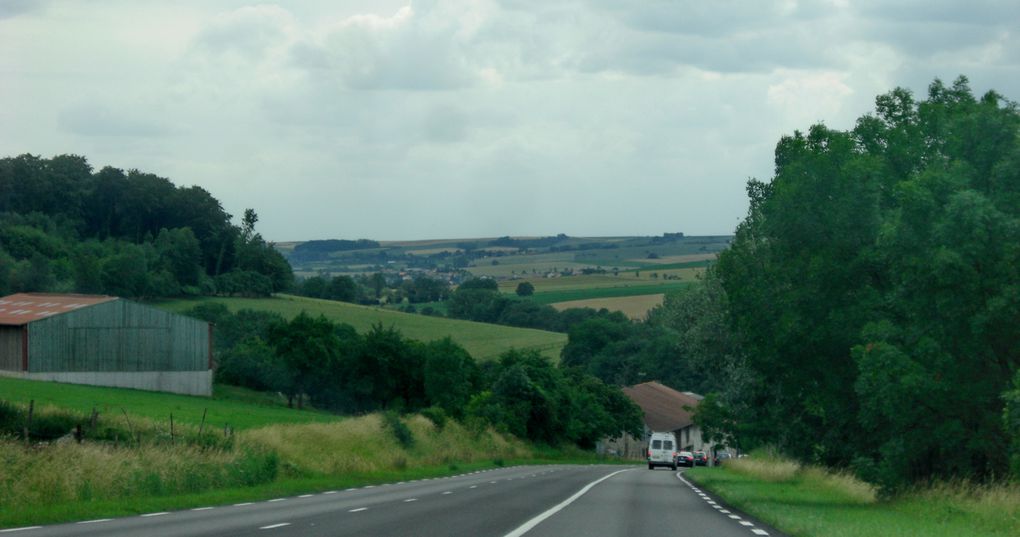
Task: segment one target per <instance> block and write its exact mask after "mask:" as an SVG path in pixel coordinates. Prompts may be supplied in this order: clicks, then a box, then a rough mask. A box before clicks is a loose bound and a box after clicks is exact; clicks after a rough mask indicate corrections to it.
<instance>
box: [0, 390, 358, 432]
mask: <svg viewBox="0 0 1020 537" xmlns="http://www.w3.org/2000/svg"><path fill="white" fill-rule="evenodd" d="M0 394H2V398H3V399H4V400H7V401H13V402H16V403H24V404H28V402H29V401H32V400H34V401H35V405H36V407H42V406H47V405H52V406H56V407H60V408H68V409H72V410H76V411H79V412H82V413H84V414H88V413H89V412H92V409H93V408H95V409H96V410H97V411H98V412H99V414H100V416H106V417H112V418H116V419H120V418H121V417H123V412H127V413H128V414H130V415H132V416H142V417H146V418H149V419H151V420H153V421H156V422H164V421H165V422H167V423H168V424H169V422H170V413H171V412H172V413H173V415H174V422H175V423H179V424H180V423H186V424H189V425H194V426H196V427H198V425H199V424H200V423H201V422H202V412H203V411H205V410H206V409H208V414H207V415H206V419H205V423H206V427H211V428H216V429H223V427H224V426H226V425H229V426H230V427H231V428H233V429H236V430H241V429H251V428H255V427H262V426H264V425H270V424H274V423H313V422H315V423H325V422H332V421H337V420H338V419H340V418H338V417H337V416H335V415H332V414H327V413H324V412H316V411H312V410H300V411H299V410H294V409H290V408H287V407H285V406H280V405H278V404H272V403H271V402H269V400H268V399H266V397H265V396H264V395H262V394H257V393H255V392H249V391H247V390H244V389H241V388H235V387H233V386H216V387H215V391H214V396H213V397H211V398H210V397H196V396H190V395H178V394H172V393H162V392H147V391H142V390H128V389H124V388H105V387H100V386H84V385H78V384H59V383H56V382H44V381H34V380H22V379H13V378H6V377H0ZM260 402H261V403H263V404H260Z"/></svg>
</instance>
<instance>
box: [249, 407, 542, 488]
mask: <svg viewBox="0 0 1020 537" xmlns="http://www.w3.org/2000/svg"><path fill="white" fill-rule="evenodd" d="M405 424H406V425H407V427H408V428H409V429H410V430H411V432H412V434H413V436H414V443H413V445H411V446H410V447H405V446H404V445H403V444H402V443H401V442H400V441H399V440H398V439H397V438H396V436H395V435H394V434H393V432H392V430H391V429H390V428H389V427H387V426H386V424H385V422H384V420H383V418H382V416H381V415H379V414H371V415H368V416H363V417H360V418H352V419H348V420H344V421H342V422H339V423H322V424H309V425H272V426H269V427H263V428H261V429H255V430H251V431H245V432H244V433H243V434H242V435H241V442H242V443H243V444H245V445H251V446H253V447H256V448H264V449H269V450H272V451H273V452H275V453H279V454H280V458H281V460H282V461H284V470H285V471H286V472H289V473H290V474H295V475H297V476H311V475H329V476H337V475H342V474H345V473H372V472H380V471H390V470H403V469H406V468H414V467H427V466H439V465H444V464H452V463H469V462H476V461H481V460H495V459H497V458H502V459H519V458H526V457H530V456H532V452H531V450H530V449H529V448H528V447H527V446H526V445H525V444H524V443H522V442H520V441H518V440H512V439H508V438H506V437H504V436H501V435H498V434H496V433H494V432H492V431H485V432H481V433H476V432H473V431H470V430H468V429H466V428H465V427H464V426H463V425H461V424H460V423H458V422H456V421H449V422H447V423H446V425H445V426H444V427H443V428H441V429H440V428H438V427H436V425H435V424H434V423H433V422H432V421H431V420H429V419H427V418H425V417H423V416H414V417H411V418H409V419H405Z"/></svg>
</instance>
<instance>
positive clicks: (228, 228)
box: [0, 155, 293, 297]
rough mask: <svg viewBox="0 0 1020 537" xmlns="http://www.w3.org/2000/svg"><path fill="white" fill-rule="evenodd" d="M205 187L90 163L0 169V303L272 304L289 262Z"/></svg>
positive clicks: (0, 164)
mask: <svg viewBox="0 0 1020 537" xmlns="http://www.w3.org/2000/svg"><path fill="white" fill-rule="evenodd" d="M230 219H231V217H230V215H229V214H227V213H226V212H225V211H224V210H223V208H222V206H221V205H220V202H219V201H217V200H216V199H215V198H213V197H212V195H210V194H209V193H208V192H206V191H205V190H203V189H201V188H199V187H188V188H184V187H177V186H174V185H173V184H172V183H171V182H170V181H169V180H167V179H165V178H162V177H158V176H156V175H153V174H149V173H144V172H140V171H138V170H131V171H129V172H127V173H124V172H123V171H122V170H119V169H116V168H112V167H109V166H108V167H105V168H103V169H102V170H100V171H98V172H95V173H93V171H92V168H91V166H89V164H88V162H87V161H86V160H85V158H84V157H79V156H74V155H60V156H56V157H53V158H51V159H43V158H39V157H36V156H32V155H21V156H18V157H13V158H3V159H0V293H10V292H19V291H54V292H81V293H107V294H115V295H120V296H127V297H156V296H175V295H182V294H192V295H194V294H215V293H220V294H228V295H233V294H244V295H266V294H269V293H271V292H274V291H280V290H284V289H286V288H288V287H289V286H290V285H291V283H292V281H293V274H292V272H291V269H290V265H289V264H288V263H287V261H286V260H285V259H284V258H283V257H282V256H281V255H280V254H279V253H277V252H276V251H275V249H274V248H272V246H271V245H270V244H267V243H266V241H265V240H263V239H262V237H261V236H260V235H259V234H258V233H256V232H255V223H256V222H257V221H258V216H257V215H256V213H255V211H254V210H251V209H248V210H247V211H245V215H244V218H243V220H242V222H241V225H240V226H235V225H233V224H232V223H231V221H230Z"/></svg>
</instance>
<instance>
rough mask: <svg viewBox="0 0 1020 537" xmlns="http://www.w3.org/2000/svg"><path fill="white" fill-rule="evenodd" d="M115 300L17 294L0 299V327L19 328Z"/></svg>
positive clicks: (100, 297)
mask: <svg viewBox="0 0 1020 537" xmlns="http://www.w3.org/2000/svg"><path fill="white" fill-rule="evenodd" d="M111 300H117V297H115V296H106V295H57V294H49V293H17V294H14V295H9V296H5V297H3V298H0V325H7V326H12V325H13V326H21V325H26V324H28V323H30V322H32V321H38V320H39V319H45V318H46V317H50V316H53V315H60V314H61V313H67V312H69V311H74V310H76V309H79V308H84V307H87V306H94V305H96V304H102V303H103V302H109V301H111Z"/></svg>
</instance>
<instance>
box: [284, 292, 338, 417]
mask: <svg viewBox="0 0 1020 537" xmlns="http://www.w3.org/2000/svg"><path fill="white" fill-rule="evenodd" d="M269 344H270V345H272V347H273V349H274V351H275V353H276V355H277V356H278V357H279V358H280V359H281V360H282V361H283V364H284V365H285V367H286V375H287V377H288V378H287V379H286V382H283V383H281V384H285V385H286V387H287V389H286V390H285V392H284V393H286V395H287V402H288V405H292V404H293V400H294V399H295V398H297V406H298V408H299V409H300V408H302V407H303V395H305V394H308V395H310V396H312V397H315V396H316V395H317V393H316V391H315V390H314V388H315V387H316V386H318V384H317V382H316V381H317V380H318V378H319V376H320V374H321V371H329V370H333V369H335V364H336V361H337V359H338V356H339V349H340V341H339V339H338V338H337V336H336V334H335V326H334V325H333V323H332V322H331V321H330V320H329V319H326V318H325V317H324V316H321V315H320V316H319V317H311V316H310V315H308V314H307V313H305V312H301V313H300V314H298V315H297V317H294V318H293V319H291V320H290V321H289V322H286V323H280V324H278V325H275V326H273V327H272V328H270V330H269Z"/></svg>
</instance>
